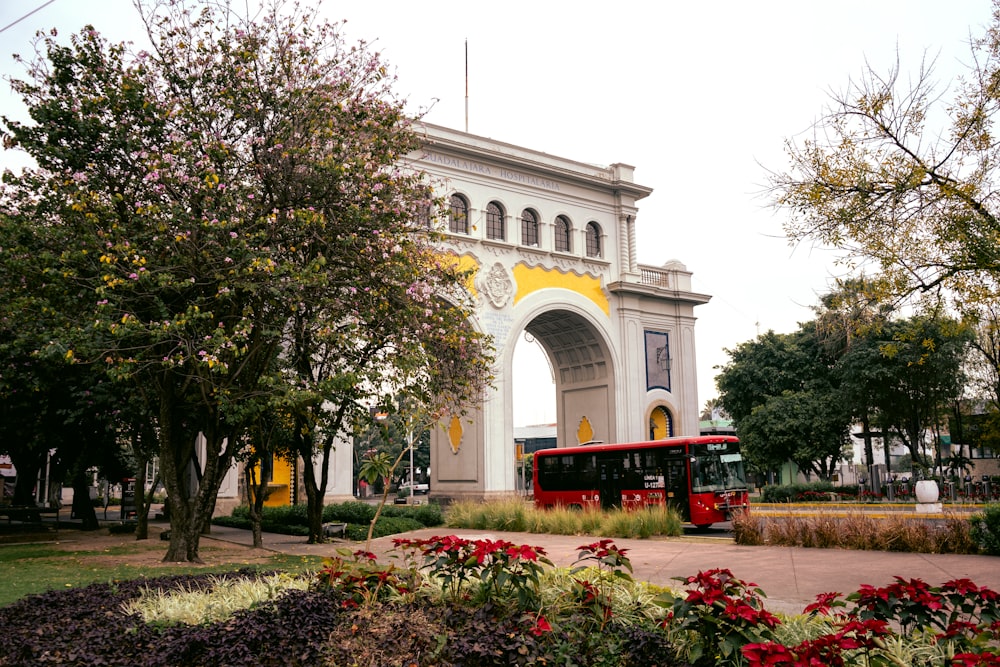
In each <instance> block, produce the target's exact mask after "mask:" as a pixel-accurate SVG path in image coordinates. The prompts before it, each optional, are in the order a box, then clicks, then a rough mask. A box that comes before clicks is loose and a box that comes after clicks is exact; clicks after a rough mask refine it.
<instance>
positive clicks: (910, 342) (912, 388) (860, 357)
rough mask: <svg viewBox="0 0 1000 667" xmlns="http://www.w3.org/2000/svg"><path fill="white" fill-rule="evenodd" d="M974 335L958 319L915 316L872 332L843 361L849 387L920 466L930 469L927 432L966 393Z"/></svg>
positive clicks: (884, 430)
mask: <svg viewBox="0 0 1000 667" xmlns="http://www.w3.org/2000/svg"><path fill="white" fill-rule="evenodd" d="M971 335H972V334H971V332H970V330H969V329H968V327H966V326H964V325H963V324H962V323H961V322H958V321H956V320H953V319H950V318H943V317H937V316H935V315H933V314H930V315H915V316H913V317H911V318H907V319H905V320H894V321H890V322H887V323H886V324H885V325H884V326H882V327H880V328H878V329H873V330H871V331H870V332H869V334H868V336H866V341H865V342H864V344H859V345H857V346H855V348H854V350H852V353H851V354H850V355H848V356H847V357H845V359H844V361H843V365H842V370H843V371H844V374H845V379H844V381H845V383H846V382H849V383H852V384H853V385H854V386H856V387H859V386H860V387H863V393H865V394H866V395H867V396H868V397H869V398H870V400H871V401H872V407H873V408H874V409H875V410H876V411H877V413H878V417H877V419H878V422H879V423H880V424H881V426H882V429H883V432H884V433H886V434H888V435H889V436H891V437H896V438H898V439H899V441H900V442H902V443H903V444H904V445H905V446H906V448H907V449H908V450H909V452H910V457H911V459H912V460H913V461H914V462H915V463H919V464H922V465H926V461H924V458H925V457H924V455H923V452H922V449H923V441H924V434H925V432H926V430H927V429H928V428H930V427H931V426H933V425H935V424H937V423H939V422H940V421H942V420H943V415H945V414H946V413H947V410H948V406H950V405H952V404H953V403H954V402H955V401H956V400H957V399H958V398H959V396H960V395H961V392H962V390H963V388H964V385H965V382H964V376H963V373H962V368H963V364H964V360H965V356H966V352H967V350H968V345H969V342H970V339H971Z"/></svg>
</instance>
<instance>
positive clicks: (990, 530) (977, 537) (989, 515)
mask: <svg viewBox="0 0 1000 667" xmlns="http://www.w3.org/2000/svg"><path fill="white" fill-rule="evenodd" d="M969 522H970V523H971V524H972V529H971V536H972V539H973V541H975V543H976V544H977V545H979V548H980V549H981V550H982V551H983V553H986V554H989V555H990V556H1000V504H996V503H993V504H990V505H987V506H986V509H985V510H983V511H982V512H977V513H975V514H973V515H972V517H971V518H970V519H969Z"/></svg>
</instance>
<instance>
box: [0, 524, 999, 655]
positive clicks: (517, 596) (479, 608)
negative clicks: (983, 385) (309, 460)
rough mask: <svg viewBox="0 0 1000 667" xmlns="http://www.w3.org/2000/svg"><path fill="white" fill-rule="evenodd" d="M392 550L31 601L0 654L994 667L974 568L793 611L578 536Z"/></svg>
mask: <svg viewBox="0 0 1000 667" xmlns="http://www.w3.org/2000/svg"><path fill="white" fill-rule="evenodd" d="M396 547H397V550H398V553H399V555H400V556H401V557H402V559H403V561H404V562H405V565H397V564H395V563H393V564H383V563H379V562H378V561H377V560H376V559H375V557H374V556H373V555H372V554H368V553H365V552H353V553H351V552H350V551H348V550H345V551H344V552H342V553H341V554H340V555H339V556H338V557H337V558H333V559H330V560H329V561H328V562H327V563H326V566H325V567H324V568H323V569H322V570H321V571H320V572H318V573H316V574H314V575H312V576H311V579H312V582H311V584H310V585H308V586H301V585H296V586H291V585H290V586H288V587H286V588H283V587H280V586H279V585H278V584H276V583H275V581H280V578H278V579H277V580H276V579H274V578H273V577H272V578H270V579H266V575H260V574H257V573H254V572H250V571H242V572H237V573H232V574H230V575H226V576H224V577H221V578H220V577H219V576H218V575H213V576H186V577H164V578H160V579H154V580H135V581H128V582H119V583H114V584H97V585H93V586H88V587H86V588H82V589H76V590H68V591H55V592H49V593H45V594H42V595H35V596H28V597H26V598H23V599H21V600H19V601H18V602H16V603H14V604H12V605H9V606H7V607H4V608H0V624H2V625H3V627H4V629H5V641H4V642H3V643H0V664H2V665H44V664H59V665H94V664H102V665H109V666H114V665H133V664H143V665H152V666H155V667H159V666H166V665H180V664H183V665H221V664H231V665H237V664H239V665H242V664H255V665H339V664H352V665H358V667H365V666H368V667H374V666H376V665H389V664H391V665H407V666H410V665H414V666H421V665H442V666H445V665H477V666H478V665H529V664H574V665H602V666H612V665H621V666H623V667H624V666H628V667H641V666H642V665H666V666H670V665H691V666H693V667H702V666H704V667H708V666H715V665H734V666H735V665H749V666H750V667H763V666H764V665H783V666H784V665H787V666H794V665H921V664H926V665H959V666H962V667H971V666H974V665H975V666H986V665H994V666H995V665H1000V657H998V654H1000V596H998V594H997V593H995V592H993V591H992V590H989V589H986V588H981V587H978V586H976V585H975V584H974V583H973V582H971V581H968V580H964V579H957V580H953V581H949V582H946V583H944V584H942V585H941V586H939V587H932V586H929V585H927V584H925V583H924V582H922V581H919V580H906V579H903V578H896V581H895V583H893V584H891V585H889V586H885V587H880V588H876V587H871V586H863V587H861V589H860V590H858V591H857V592H855V593H853V594H851V595H848V596H843V595H841V594H840V593H827V594H824V595H822V596H820V597H819V598H818V599H817V601H816V603H814V604H812V605H810V606H808V607H807V608H806V609H805V610H804V611H803V615H802V616H795V617H787V618H783V617H779V616H777V615H775V614H772V613H770V612H769V611H767V609H766V607H765V599H766V598H765V596H764V593H763V591H761V590H760V589H758V588H757V587H756V586H755V585H754V584H752V583H747V582H744V581H742V580H740V579H738V578H736V577H735V576H734V575H733V574H732V573H731V572H730V571H729V570H725V569H715V570H709V571H706V572H699V573H698V574H696V575H693V576H691V577H686V578H681V579H679V580H678V590H662V589H657V588H655V587H651V586H648V585H646V584H642V583H639V582H635V581H633V580H632V577H631V574H630V573H631V563H630V561H629V559H628V557H627V554H626V550H624V549H619V548H618V547H617V546H616V545H615V544H614V543H613V542H612V541H611V540H599V541H596V542H592V543H589V544H584V545H582V546H580V547H579V549H578V558H577V562H576V564H575V566H574V567H572V568H569V569H558V568H553V567H552V566H551V563H550V562H549V561H548V559H547V558H546V555H545V552H544V550H543V549H541V548H538V547H532V546H527V545H517V544H513V543H510V542H506V541H504V540H467V539H463V538H459V537H455V536H447V535H445V536H439V537H432V538H429V539H424V540H408V539H400V540H397V541H396ZM239 578H244V579H249V580H251V582H250V584H251V585H250V588H252V587H253V586H252V584H253V582H254V581H260V582H261V587H262V588H264V589H266V590H264V591H262V592H261V595H260V596H258V595H255V594H250V595H247V596H245V598H246V599H248V600H253V602H252V606H250V607H248V608H239V605H237V607H236V608H234V609H231V610H229V611H227V612H226V614H228V615H227V616H225V617H223V618H219V616H217V615H216V616H213V617H211V618H213V619H214V620H212V621H209V620H208V618H207V617H206V618H205V619H204V620H201V621H200V622H199V619H198V618H197V617H195V618H194V619H189V620H188V621H187V622H186V623H181V622H179V621H174V620H171V617H169V616H168V617H164V616H156V617H155V619H156V620H149V621H147V620H144V618H146V617H144V616H143V614H142V613H141V609H142V608H143V605H144V599H145V598H149V599H152V600H155V601H156V603H157V605H158V606H159V607H160V608H170V607H172V606H177V605H180V606H183V605H184V603H185V599H186V597H187V596H190V597H191V598H192V599H194V598H195V593H197V594H198V595H197V599H198V600H200V602H199V604H201V605H203V606H204V607H205V608H206V609H209V608H210V609H212V611H213V614H218V605H216V604H212V603H211V601H209V602H208V603H206V602H205V601H204V593H205V592H206V591H207V592H209V593H211V592H212V590H213V589H216V590H217V591H219V594H220V595H222V594H226V595H229V593H223V592H224V591H231V590H232V587H231V586H229V585H223V583H224V582H227V581H229V580H232V579H239ZM220 582H223V583H220ZM244 588H245V586H244ZM167 597H169V598H171V599H170V600H169V602H170V604H165V598H167ZM243 604H251V603H243ZM189 606H190V605H189Z"/></svg>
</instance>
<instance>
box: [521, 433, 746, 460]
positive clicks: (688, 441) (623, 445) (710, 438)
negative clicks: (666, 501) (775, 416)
mask: <svg viewBox="0 0 1000 667" xmlns="http://www.w3.org/2000/svg"><path fill="white" fill-rule="evenodd" d="M739 441H740V439H739V438H737V437H736V436H735V435H693V436H690V437H685V436H678V437H674V438H664V439H663V440H646V441H644V442H619V443H614V444H607V445H605V444H593V445H578V446H576V447H552V448H549V449H539V450H538V451H537V452H535V456H536V457H537V456H538V455H542V456H559V455H563V454H583V453H592V452H618V451H621V450H623V449H656V448H658V447H671V446H676V445H707V444H710V443H716V442H739Z"/></svg>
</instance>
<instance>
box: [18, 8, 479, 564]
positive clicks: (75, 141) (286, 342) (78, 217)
mask: <svg viewBox="0 0 1000 667" xmlns="http://www.w3.org/2000/svg"><path fill="white" fill-rule="evenodd" d="M137 7H138V9H139V11H140V14H141V16H142V19H143V21H144V23H145V26H146V28H147V32H148V35H149V38H150V42H151V44H152V48H151V49H150V50H148V51H138V52H135V53H133V52H132V51H131V50H130V47H128V46H126V45H119V44H109V43H108V42H107V41H106V40H104V39H103V38H102V37H101V36H100V35H99V34H97V33H96V32H95V31H94V30H93V29H91V28H86V29H84V30H83V31H81V32H80V33H78V34H76V35H74V36H73V37H72V38H71V39H70V42H69V44H68V45H67V44H63V43H60V42H59V40H58V37H57V36H56V35H54V34H51V35H40V36H39V39H38V44H37V46H38V53H39V54H40V55H39V57H38V58H37V59H35V60H31V61H25V65H26V71H27V76H26V77H25V79H24V80H20V81H14V82H13V85H14V88H15V90H16V91H17V92H18V93H19V94H20V95H21V97H22V99H23V100H24V102H25V104H26V106H27V108H28V111H29V113H30V116H31V121H30V122H17V121H14V120H9V119H6V118H5V119H3V124H2V132H3V140H4V143H5V145H6V146H7V147H8V148H20V149H22V150H24V151H26V152H27V153H28V155H30V156H31V157H32V158H33V159H34V161H35V164H36V166H35V167H33V168H30V169H25V170H24V171H22V173H20V174H13V173H7V174H5V176H4V185H3V190H2V192H0V204H2V206H3V209H4V210H5V211H6V212H7V214H8V216H9V217H10V218H11V220H12V221H13V224H19V225H21V226H22V228H23V229H24V231H25V233H26V234H30V235H32V236H33V239H34V240H33V243H34V244H35V245H36V246H38V247H45V248H47V249H48V252H47V253H46V254H45V257H47V258H48V259H49V261H47V262H46V263H43V264H40V265H39V266H38V267H37V271H39V272H40V273H41V274H44V276H45V277H46V279H47V280H50V281H52V282H53V283H55V284H58V285H61V286H62V287H63V288H64V289H65V291H66V292H67V293H70V294H74V295H77V296H76V298H74V299H72V300H71V305H67V306H66V307H67V308H71V309H72V313H69V314H68V316H67V317H65V318H62V321H65V322H71V323H72V324H71V325H68V326H63V327H61V328H60V329H59V330H57V331H53V332H52V335H51V337H50V339H51V340H52V341H53V344H58V345H61V346H62V347H65V348H66V349H67V350H68V352H67V353H66V357H67V358H71V359H72V360H73V361H74V362H76V363H93V364H100V365H101V366H103V367H104V368H105V369H106V371H107V373H108V374H109V375H110V376H111V377H112V378H114V379H115V380H117V381H119V382H121V383H122V384H123V386H125V387H128V389H129V391H131V392H135V393H136V394H139V395H141V396H142V397H144V398H145V399H146V401H147V402H148V404H149V405H150V406H151V407H152V412H153V414H155V415H156V427H157V432H158V435H159V452H158V453H159V457H160V465H161V471H162V476H163V481H164V484H165V486H166V489H167V494H168V497H169V504H170V517H171V539H170V545H169V547H168V550H167V554H166V556H165V560H192V561H197V560H198V559H199V557H198V544H199V536H200V534H201V533H202V531H203V530H204V529H205V527H206V525H207V522H208V521H209V519H210V518H211V514H212V511H213V510H214V506H215V499H216V497H217V495H218V489H219V487H220V485H221V483H222V480H223V478H224V476H225V475H226V473H227V471H228V470H229V469H230V467H231V464H232V463H233V461H234V458H236V457H237V456H239V453H240V452H239V449H240V447H241V446H244V445H243V444H242V443H244V442H245V440H246V438H245V435H246V430H247V426H248V424H250V423H252V421H253V420H254V419H256V418H257V417H258V416H259V415H260V414H262V413H263V412H265V411H272V412H274V413H276V414H278V415H280V416H281V417H282V418H283V419H285V420H286V422H287V423H288V424H291V425H292V426H293V427H294V433H295V434H296V437H297V438H298V442H297V444H296V446H295V448H294V449H295V453H298V454H301V455H302V456H303V457H305V458H306V460H307V461H310V462H311V461H312V460H313V458H314V456H315V455H316V454H317V452H319V453H320V456H321V457H322V458H323V463H324V464H325V463H326V459H327V458H328V457H329V455H330V452H331V448H332V447H333V443H334V441H335V438H336V437H337V436H338V435H345V429H346V428H347V427H348V426H350V425H352V424H354V423H356V420H357V418H358V416H359V415H362V414H366V413H367V411H368V407H369V406H370V405H372V404H374V403H376V402H378V401H379V400H381V397H383V396H394V395H398V394H400V393H405V394H407V395H410V396H414V397H417V398H418V399H419V400H420V401H421V404H422V405H423V406H424V409H427V410H429V411H430V412H432V413H444V412H452V413H454V412H456V411H461V409H462V408H461V406H463V405H467V404H469V403H470V402H472V401H473V400H475V399H476V398H478V396H479V394H480V392H481V391H482V389H483V387H484V386H485V385H486V384H487V383H488V382H489V379H490V372H489V367H490V363H491V359H490V350H489V345H488V341H487V340H485V339H484V338H483V337H482V336H481V335H480V334H478V333H477V332H476V331H475V330H474V329H473V328H472V327H471V326H470V325H469V323H468V316H469V304H468V298H469V295H468V292H467V290H466V288H465V285H466V281H467V276H465V275H464V274H463V273H462V272H461V271H460V270H459V269H458V268H457V264H456V263H455V262H452V261H448V258H447V257H446V256H443V255H442V254H441V253H440V251H439V250H438V248H437V247H436V246H435V243H434V242H435V237H434V233H433V231H432V230H431V229H430V228H429V227H428V225H426V224H424V223H422V222H418V220H419V218H420V216H418V211H420V210H423V209H424V208H425V207H427V206H431V207H433V206H434V205H435V204H436V203H437V202H436V201H435V200H434V199H433V197H432V192H431V188H430V184H429V183H428V182H427V180H426V178H425V176H424V175H423V174H421V173H420V172H419V171H418V170H416V169H414V168H413V167H412V165H409V164H408V162H407V156H408V155H410V154H411V153H412V152H413V151H414V150H416V149H417V148H418V147H419V140H418V137H417V136H416V134H415V133H414V131H413V130H412V128H411V125H410V119H409V118H407V116H406V115H405V113H404V109H403V104H402V102H401V101H399V100H398V99H396V98H395V96H394V95H393V93H392V84H393V79H392V77H391V76H390V75H389V74H388V73H387V70H386V68H385V65H384V64H383V63H382V62H381V60H380V59H379V57H378V55H377V54H376V53H373V52H372V51H370V50H369V49H368V48H367V47H366V46H365V45H364V44H360V45H357V46H347V45H346V44H345V42H344V40H343V38H342V36H341V34H340V32H339V26H338V25H337V24H329V23H326V22H322V21H320V20H318V19H317V18H316V17H315V15H314V14H313V13H311V12H310V11H308V10H304V9H302V8H300V7H298V6H292V7H289V8H288V11H284V10H285V8H284V7H282V6H281V4H280V3H276V4H275V5H272V6H270V7H268V8H266V9H264V10H263V11H262V13H261V14H260V15H258V16H254V17H245V16H240V15H238V14H237V13H236V12H235V11H233V10H231V9H230V8H229V7H228V5H226V4H220V3H197V2H194V1H191V2H188V1H186V0H173V1H167V0H163V1H160V2H153V3H144V2H141V1H140V2H138V3H137ZM199 434H200V439H201V442H202V443H203V450H202V451H201V452H198V451H197V449H196V440H198V439H199ZM250 446H252V443H251V445H250ZM318 467H319V469H321V470H323V471H325V470H326V469H327V468H326V465H322V466H318ZM304 468H305V469H306V479H305V481H306V489H307V495H308V497H309V501H310V514H311V515H314V516H315V517H317V518H318V517H320V516H321V512H322V496H323V492H324V490H325V485H326V479H325V474H326V473H325V472H324V473H323V474H322V476H321V479H316V478H315V477H314V476H313V475H312V469H313V467H312V465H305V466H304ZM317 508H318V511H317ZM315 529H316V534H314V535H313V538H314V539H321V534H320V533H319V530H320V525H319V524H318V523H317V525H316V526H315Z"/></svg>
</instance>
